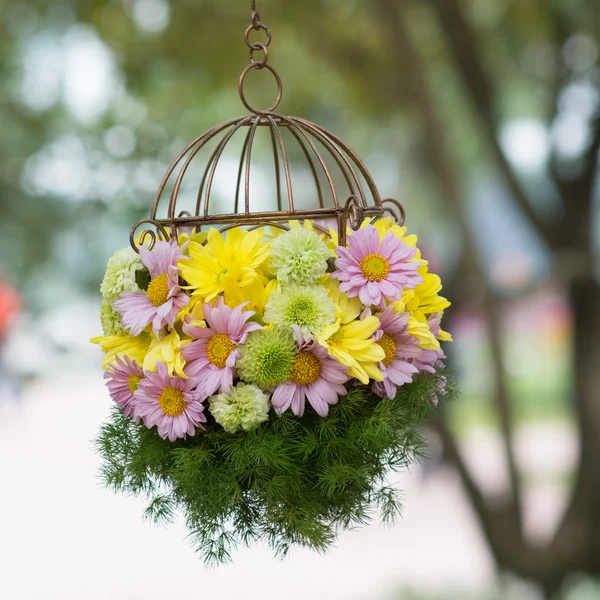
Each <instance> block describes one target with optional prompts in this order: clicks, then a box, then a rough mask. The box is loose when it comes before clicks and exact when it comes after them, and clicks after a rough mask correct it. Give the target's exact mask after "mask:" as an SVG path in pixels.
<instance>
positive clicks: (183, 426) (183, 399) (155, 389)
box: [134, 361, 206, 442]
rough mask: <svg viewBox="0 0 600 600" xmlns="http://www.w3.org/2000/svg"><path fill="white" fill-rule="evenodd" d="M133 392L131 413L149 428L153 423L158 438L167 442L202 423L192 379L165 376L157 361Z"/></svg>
mask: <svg viewBox="0 0 600 600" xmlns="http://www.w3.org/2000/svg"><path fill="white" fill-rule="evenodd" d="M144 375H145V376H144V379H142V380H141V381H140V384H139V387H138V389H137V391H136V392H135V394H134V396H135V414H136V416H139V417H141V418H142V419H143V421H144V425H146V427H148V429H151V428H152V427H154V426H155V425H156V427H157V429H158V435H160V437H161V438H163V439H165V438H169V440H170V441H171V442H173V441H175V440H176V439H177V438H185V437H186V435H194V433H196V428H197V427H198V428H200V429H203V427H202V425H200V423H205V422H206V416H205V415H204V406H203V405H202V402H201V401H200V392H198V391H197V390H196V389H195V388H196V385H197V384H196V381H195V380H194V379H193V378H191V377H189V378H187V379H184V378H183V377H169V372H168V370H167V367H166V365H165V364H164V363H163V362H161V361H158V362H157V363H156V373H151V372H149V371H146V372H145V374H144Z"/></svg>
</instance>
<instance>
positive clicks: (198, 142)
mask: <svg viewBox="0 0 600 600" xmlns="http://www.w3.org/2000/svg"><path fill="white" fill-rule="evenodd" d="M243 118H245V117H237V118H235V119H230V120H229V121H225V122H224V123H221V124H219V125H215V126H214V127H211V128H210V129H209V130H207V131H205V132H204V133H203V134H202V135H200V136H198V137H197V138H196V139H195V140H194V141H192V142H190V143H189V144H188V145H187V146H186V147H185V148H184V149H183V150H182V151H181V152H180V153H179V154H178V155H177V157H176V158H175V160H174V161H173V162H172V163H171V164H170V165H169V168H168V169H167V172H166V173H165V175H164V177H163V178H162V181H161V182H160V185H159V186H158V190H157V192H156V195H155V196H154V202H153V204H152V209H151V211H150V216H151V218H152V219H154V218H156V211H157V209H158V204H159V202H160V198H161V196H162V194H163V191H164V189H165V186H166V185H167V182H168V181H169V179H170V177H171V175H172V174H173V171H174V170H175V168H176V167H177V165H178V164H179V162H180V161H181V160H182V159H183V157H184V156H185V155H186V154H187V153H188V152H189V151H190V150H192V154H193V155H194V156H195V155H196V154H197V153H198V152H199V150H200V148H202V146H204V144H205V143H206V142H208V141H209V140H210V139H212V138H213V137H214V136H215V135H217V134H218V133H220V132H221V131H223V130H224V129H227V128H228V127H230V126H231V125H233V124H234V123H236V122H237V121H239V120H241V119H243ZM171 201H173V196H172V197H171ZM170 205H171V203H169V213H170ZM173 214H175V212H174V210H173Z"/></svg>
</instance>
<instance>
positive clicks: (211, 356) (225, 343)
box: [206, 333, 236, 369]
mask: <svg viewBox="0 0 600 600" xmlns="http://www.w3.org/2000/svg"><path fill="white" fill-rule="evenodd" d="M235 348H236V345H235V343H234V342H232V341H231V340H230V339H229V336H228V335H225V334H224V333H218V334H217V335H213V337H211V338H210V340H209V342H208V344H206V356H207V357H208V360H210V362H211V363H212V364H213V365H215V367H219V368H220V369H224V368H225V365H226V363H227V358H228V357H229V355H230V354H231V353H232V351H233V350H235Z"/></svg>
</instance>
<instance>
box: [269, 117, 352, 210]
mask: <svg viewBox="0 0 600 600" xmlns="http://www.w3.org/2000/svg"><path fill="white" fill-rule="evenodd" d="M277 118H279V119H280V120H282V121H283V122H284V123H288V124H289V125H290V126H291V127H293V128H295V129H296V130H297V131H298V132H299V133H300V134H302V136H303V137H304V139H305V140H306V141H307V142H308V144H309V146H310V147H311V149H312V151H313V152H314V155H315V156H316V158H317V160H318V161H319V164H320V165H321V168H322V169H323V173H325V177H326V178H327V182H328V183H329V190H330V191H331V197H332V198H333V206H334V208H339V207H340V205H339V202H338V199H337V192H336V190H335V185H334V183H333V178H332V177H331V173H330V172H329V169H328V168H327V164H326V163H325V160H324V159H323V156H322V155H321V153H320V152H319V150H318V149H317V147H316V145H315V143H314V142H313V140H312V139H311V138H310V136H309V135H308V134H307V133H306V131H304V129H303V128H302V127H298V126H297V125H296V123H294V121H293V120H292V119H291V118H290V117H286V116H285V115H277Z"/></svg>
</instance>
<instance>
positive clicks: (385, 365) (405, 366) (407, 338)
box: [373, 306, 423, 398]
mask: <svg viewBox="0 0 600 600" xmlns="http://www.w3.org/2000/svg"><path fill="white" fill-rule="evenodd" d="M408 317H409V314H408V313H398V314H396V313H394V308H393V307H392V306H388V307H387V308H386V309H385V310H384V311H383V313H382V314H381V315H379V322H380V326H379V330H378V332H377V333H376V334H375V341H376V342H377V343H378V344H379V345H380V346H381V347H382V348H383V350H384V352H385V358H384V359H383V361H382V362H380V363H379V369H380V371H381V373H382V375H383V381H376V382H375V383H374V384H373V391H374V392H375V393H376V394H377V395H378V396H380V397H382V398H385V397H388V398H394V397H395V396H396V393H397V391H398V387H399V386H401V385H404V384H405V383H410V382H411V381H412V378H413V375H414V374H415V373H418V372H419V369H418V368H417V367H416V366H415V365H414V364H412V362H411V359H414V360H417V357H419V356H420V355H421V353H422V352H423V351H422V350H421V349H420V348H419V346H418V342H417V340H416V339H415V338H414V337H413V336H412V335H410V333H408Z"/></svg>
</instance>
